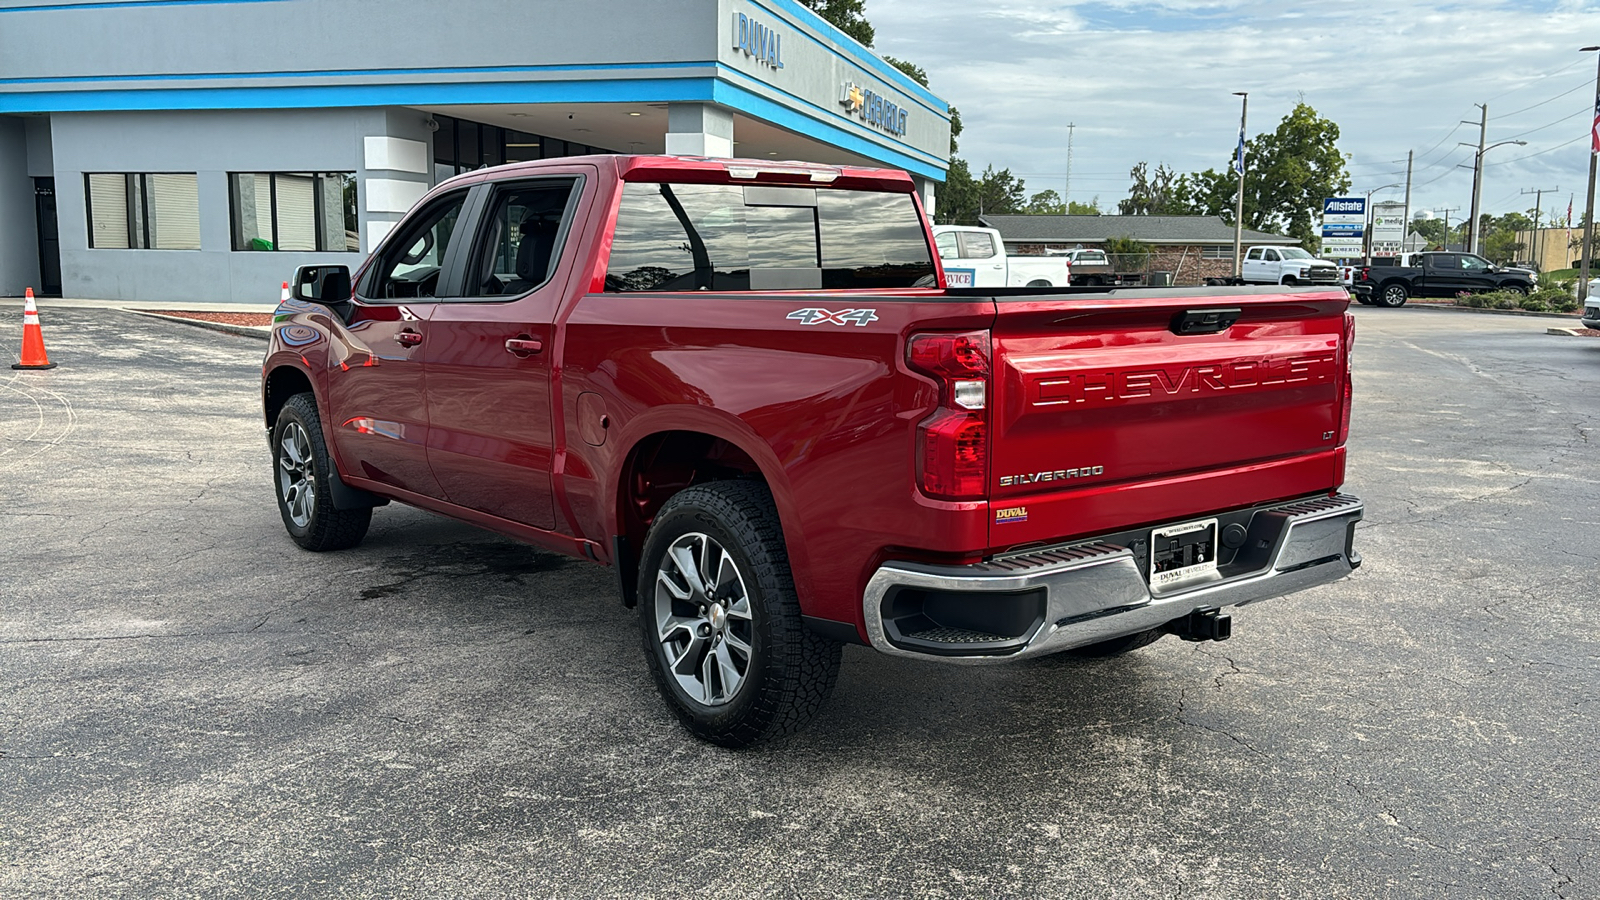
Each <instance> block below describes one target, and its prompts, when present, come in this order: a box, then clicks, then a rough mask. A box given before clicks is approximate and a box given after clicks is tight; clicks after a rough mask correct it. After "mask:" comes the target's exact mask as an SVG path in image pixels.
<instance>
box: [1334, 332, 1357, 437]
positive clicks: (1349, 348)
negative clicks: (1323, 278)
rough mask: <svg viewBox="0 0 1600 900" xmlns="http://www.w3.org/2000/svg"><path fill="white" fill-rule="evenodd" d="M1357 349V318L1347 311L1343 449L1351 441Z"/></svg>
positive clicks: (1341, 405) (1341, 416)
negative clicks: (1353, 368) (1352, 360)
mask: <svg viewBox="0 0 1600 900" xmlns="http://www.w3.org/2000/svg"><path fill="white" fill-rule="evenodd" d="M1355 349H1356V316H1355V313H1352V312H1350V311H1348V310H1346V311H1345V314H1344V396H1343V397H1342V398H1340V403H1339V443H1338V446H1340V447H1343V446H1344V442H1345V441H1347V440H1349V439H1350V400H1351V397H1352V390H1351V384H1350V381H1351V378H1350V373H1351V365H1350V356H1351V354H1352V353H1354V352H1355Z"/></svg>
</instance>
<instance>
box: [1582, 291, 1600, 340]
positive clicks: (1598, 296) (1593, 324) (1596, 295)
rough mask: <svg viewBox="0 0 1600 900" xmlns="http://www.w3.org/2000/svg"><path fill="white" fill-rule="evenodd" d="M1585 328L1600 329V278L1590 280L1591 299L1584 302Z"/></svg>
mask: <svg viewBox="0 0 1600 900" xmlns="http://www.w3.org/2000/svg"><path fill="white" fill-rule="evenodd" d="M1583 327H1585V328H1595V329H1600V278H1591V279H1589V299H1587V300H1585V301H1583Z"/></svg>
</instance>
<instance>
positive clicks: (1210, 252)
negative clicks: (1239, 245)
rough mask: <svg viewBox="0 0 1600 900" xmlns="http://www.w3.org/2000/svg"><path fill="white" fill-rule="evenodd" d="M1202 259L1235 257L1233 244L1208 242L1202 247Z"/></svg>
mask: <svg viewBox="0 0 1600 900" xmlns="http://www.w3.org/2000/svg"><path fill="white" fill-rule="evenodd" d="M1200 258H1201V259H1233V245H1232V244H1206V245H1205V246H1203V247H1201V248H1200Z"/></svg>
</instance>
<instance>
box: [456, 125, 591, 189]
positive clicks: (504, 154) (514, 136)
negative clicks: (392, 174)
mask: <svg viewBox="0 0 1600 900" xmlns="http://www.w3.org/2000/svg"><path fill="white" fill-rule="evenodd" d="M433 120H434V121H435V122H437V123H438V125H439V129H438V130H437V131H435V132H434V133H433V180H434V183H435V184H437V183H439V182H441V181H444V180H445V179H446V178H450V177H452V176H455V175H459V174H461V173H462V172H471V171H472V170H474V169H482V168H485V167H488V166H498V165H503V164H506V163H519V162H528V161H530V160H535V159H555V158H557V157H562V156H584V155H587V154H590V153H611V152H614V151H611V150H605V149H602V148H600V147H591V146H588V145H586V144H578V143H572V142H569V141H564V140H561V139H560V138H552V137H545V136H543V135H537V134H529V133H528V132H525V131H513V130H511V129H509V128H500V127H498V126H495V125H484V124H482V123H479V122H472V121H469V120H467V119H457V118H455V117H453V116H445V115H438V114H435V115H434V116H433Z"/></svg>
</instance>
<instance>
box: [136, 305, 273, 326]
mask: <svg viewBox="0 0 1600 900" xmlns="http://www.w3.org/2000/svg"><path fill="white" fill-rule="evenodd" d="M150 312H153V313H155V314H157V315H162V316H175V317H177V318H179V319H199V320H200V321H202V322H220V323H222V324H223V325H271V324H272V313H235V312H195V311H193V310H187V309H152V310H150Z"/></svg>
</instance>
